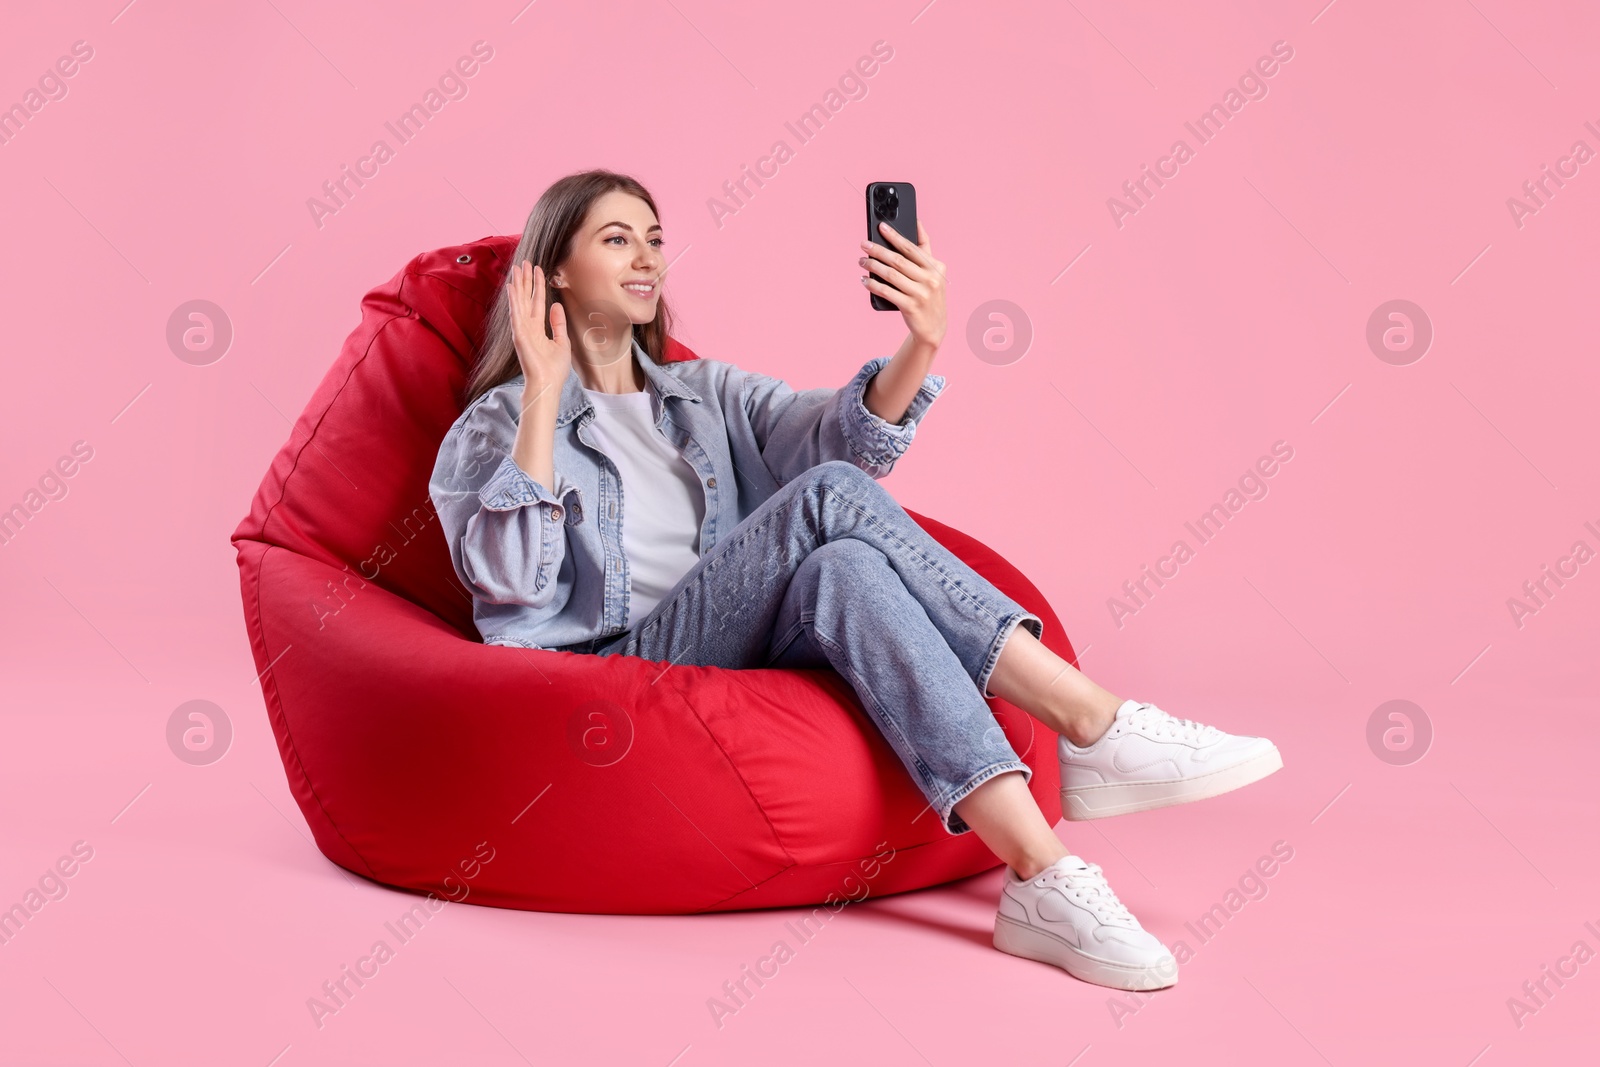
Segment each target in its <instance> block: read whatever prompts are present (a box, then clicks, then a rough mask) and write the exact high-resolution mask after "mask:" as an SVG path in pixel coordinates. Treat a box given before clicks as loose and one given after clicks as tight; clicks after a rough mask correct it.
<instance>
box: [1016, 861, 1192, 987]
mask: <svg viewBox="0 0 1600 1067" xmlns="http://www.w3.org/2000/svg"><path fill="white" fill-rule="evenodd" d="M1004 878H1005V884H1004V886H1002V888H1001V890H1000V910H999V911H998V912H997V913H996V914H995V917H994V947H995V948H997V949H999V950H1000V951H1001V952H1009V953H1011V955H1013V956H1022V957H1023V958H1025V959H1030V960H1039V961H1040V962H1042V963H1051V964H1054V965H1055V966H1057V967H1060V968H1062V969H1063V970H1065V971H1066V972H1067V973H1068V974H1070V975H1072V976H1073V977H1074V978H1081V979H1083V980H1084V981H1085V982H1093V983H1094V984H1095V985H1103V986H1110V987H1111V988H1113V989H1164V988H1166V987H1167V986H1170V985H1173V984H1175V983H1176V982H1177V981H1178V961H1177V960H1176V959H1174V958H1173V956H1172V953H1170V952H1168V951H1167V947H1166V946H1165V945H1163V944H1162V943H1161V941H1160V939H1158V938H1157V937H1156V936H1155V935H1154V934H1152V933H1150V932H1148V931H1147V930H1145V929H1144V927H1142V926H1140V925H1139V920H1137V919H1135V918H1134V917H1133V916H1132V915H1131V914H1130V913H1129V911H1128V909H1127V908H1126V907H1124V906H1123V903H1122V901H1120V900H1118V899H1117V895H1116V894H1115V893H1113V892H1112V891H1111V887H1110V886H1109V885H1107V884H1106V880H1105V876H1104V875H1102V874H1101V873H1100V867H1099V865H1098V864H1093V863H1085V862H1084V861H1083V860H1081V859H1079V858H1078V857H1077V856H1063V857H1062V858H1061V859H1059V860H1057V861H1056V862H1055V863H1052V864H1051V865H1050V866H1048V867H1046V868H1045V869H1044V870H1042V871H1040V872H1039V873H1038V874H1036V875H1035V876H1033V877H1032V878H1029V879H1026V880H1023V879H1021V878H1018V877H1017V872H1016V871H1013V870H1012V869H1011V868H1010V867H1006V869H1005V876H1004Z"/></svg>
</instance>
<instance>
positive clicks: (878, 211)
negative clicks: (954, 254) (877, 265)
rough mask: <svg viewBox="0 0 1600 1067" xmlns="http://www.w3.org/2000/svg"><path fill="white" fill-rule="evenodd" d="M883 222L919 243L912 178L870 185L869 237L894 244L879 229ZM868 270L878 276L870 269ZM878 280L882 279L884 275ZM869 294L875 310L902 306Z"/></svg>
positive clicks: (888, 309) (870, 274)
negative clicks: (909, 180)
mask: <svg viewBox="0 0 1600 1067" xmlns="http://www.w3.org/2000/svg"><path fill="white" fill-rule="evenodd" d="M880 222H887V223H888V224H889V225H890V226H893V227H894V228H895V230H896V231H898V232H899V234H900V236H902V237H904V238H906V239H907V240H909V241H910V242H911V243H912V244H916V243H917V190H916V189H915V188H913V187H912V185H911V183H910V182H873V183H872V184H870V185H868V186H867V240H869V241H872V242H875V243H877V244H880V245H882V246H883V247H885V248H894V245H892V244H890V243H889V239H888V238H886V237H884V236H883V234H881V233H879V232H878V223H880ZM867 274H868V276H869V277H873V278H877V277H878V275H877V274H875V273H873V272H872V271H870V270H869V271H868V272H867ZM878 280H879V281H883V279H882V278H878ZM868 295H869V296H871V297H872V309H873V310H874V311H899V310H900V309H899V308H897V307H895V306H894V305H893V304H891V303H889V301H887V300H885V299H884V298H883V297H881V296H879V295H878V294H877V293H869V294H868Z"/></svg>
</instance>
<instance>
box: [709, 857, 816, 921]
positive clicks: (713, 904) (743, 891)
mask: <svg viewBox="0 0 1600 1067" xmlns="http://www.w3.org/2000/svg"><path fill="white" fill-rule="evenodd" d="M793 858H794V857H792V856H791V857H790V859H791V860H792V859H793ZM799 866H800V864H799V863H790V864H789V866H787V867H784V868H782V869H781V870H777V871H774V872H772V873H771V874H769V875H767V877H765V878H763V879H761V881H759V882H757V883H756V884H755V885H752V886H751V887H750V888H749V889H740V890H738V891H737V892H734V893H730V894H729V895H728V896H725V897H723V898H722V899H721V900H715V901H712V902H711V903H710V904H707V905H706V906H705V907H703V908H701V909H700V910H699V912H697V914H706V913H710V912H714V911H715V909H717V908H718V907H720V906H721V905H723V904H726V903H727V902H728V901H730V900H733V899H734V898H735V897H742V896H744V895H745V894H746V893H753V892H755V891H756V890H757V889H760V888H761V887H762V886H764V885H766V884H767V883H768V882H770V881H772V880H773V879H774V878H777V877H778V876H779V875H782V874H786V873H788V872H789V871H792V870H794V869H795V868H796V867H799Z"/></svg>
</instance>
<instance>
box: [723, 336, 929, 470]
mask: <svg viewBox="0 0 1600 1067" xmlns="http://www.w3.org/2000/svg"><path fill="white" fill-rule="evenodd" d="M891 358H892V357H890V356H877V357H874V358H873V359H870V360H868V361H867V362H866V363H865V364H864V365H863V366H862V367H861V369H860V370H858V371H857V372H856V373H855V375H854V376H852V377H851V379H850V381H849V382H848V383H846V384H845V386H844V387H843V388H840V389H826V388H823V389H806V390H801V391H798V392H797V391H795V390H794V389H792V388H790V387H789V385H788V384H787V383H785V382H783V381H782V380H780V379H777V378H772V377H769V376H767V375H764V374H757V373H754V372H751V371H741V372H739V374H740V386H741V399H742V401H743V408H744V411H745V413H746V415H747V416H748V417H749V419H750V425H751V428H752V430H753V431H754V435H755V439H756V442H757V443H758V445H759V446H760V448H761V457H762V459H763V460H764V461H765V462H766V465H767V469H768V470H770V471H771V472H772V476H773V477H774V478H775V479H777V481H778V483H779V484H780V485H781V484H783V483H785V482H788V481H789V480H790V479H792V478H794V477H796V476H797V475H799V474H801V473H802V472H804V471H807V470H809V469H811V468H812V467H814V466H816V465H817V464H819V463H826V462H828V461H830V460H845V461H846V462H849V463H854V464H855V465H856V466H858V467H860V468H861V469H862V470H864V471H866V472H867V473H868V474H870V475H872V476H873V477H874V478H883V477H886V476H887V475H888V474H889V472H890V471H891V470H893V469H894V465H895V462H896V461H897V460H898V459H899V458H900V457H901V456H903V455H904V454H905V451H906V449H907V448H909V447H910V445H911V441H912V439H913V438H914V437H915V436H916V432H917V424H918V422H919V421H920V420H921V419H922V418H923V417H924V415H925V414H926V413H927V411H928V408H929V407H930V406H931V405H932V404H933V402H934V400H936V399H937V398H938V396H939V394H940V393H941V392H943V391H944V387H945V378H944V376H943V375H941V374H929V375H926V376H924V377H923V379H922V384H921V385H920V386H919V387H918V388H917V392H916V394H915V395H914V396H913V397H912V399H911V403H910V405H909V406H908V407H907V408H906V413H905V414H904V415H903V416H901V418H900V421H899V422H894V423H891V422H889V421H888V420H887V419H884V418H881V417H880V416H878V415H875V414H873V413H872V412H871V411H869V410H867V405H866V393H867V385H868V383H870V382H871V381H872V376H873V375H875V374H877V373H878V371H880V370H882V369H883V368H884V367H885V366H887V365H888V363H889V361H890V359H891Z"/></svg>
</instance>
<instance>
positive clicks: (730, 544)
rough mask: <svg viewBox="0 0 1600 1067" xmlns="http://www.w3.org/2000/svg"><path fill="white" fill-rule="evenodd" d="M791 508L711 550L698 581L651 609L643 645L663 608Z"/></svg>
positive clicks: (774, 512) (642, 632)
mask: <svg viewBox="0 0 1600 1067" xmlns="http://www.w3.org/2000/svg"><path fill="white" fill-rule="evenodd" d="M791 506H792V504H791V503H790V502H785V503H784V504H782V505H780V506H779V507H776V508H774V509H773V510H772V514H770V515H768V516H767V517H766V518H764V519H762V520H761V521H760V522H759V523H757V524H756V525H755V526H752V527H751V528H750V529H748V530H746V531H745V532H744V533H742V534H740V535H739V538H738V540H735V541H723V542H722V543H720V544H718V545H717V546H716V547H715V548H713V549H712V550H711V552H712V554H711V556H709V557H707V560H706V565H705V566H704V567H702V568H700V573H699V574H698V575H697V576H696V579H695V582H694V583H691V584H689V585H686V586H684V587H683V588H682V589H680V590H678V593H677V595H676V596H674V597H673V598H672V599H671V600H663V601H661V602H660V603H659V604H657V605H656V606H655V607H654V608H652V609H650V614H651V615H653V616H654V617H653V618H651V619H650V621H649V622H647V623H645V625H644V626H642V627H640V628H639V637H640V641H641V643H642V642H643V639H644V636H645V634H647V633H650V632H651V631H653V630H654V629H655V628H656V627H657V626H658V625H660V623H661V620H662V619H663V618H665V617H666V612H665V611H663V610H662V608H664V607H667V606H669V605H672V604H676V603H677V602H678V600H679V599H681V598H682V597H684V596H685V595H687V594H688V592H689V590H690V589H692V588H694V587H695V585H697V584H699V581H700V579H701V578H704V577H705V575H706V574H708V573H710V570H711V568H712V566H713V565H715V564H716V563H717V562H719V561H720V558H721V557H722V556H725V555H727V554H728V553H729V552H732V551H733V550H734V549H736V548H738V547H740V546H741V545H743V544H745V542H747V541H749V540H750V538H752V537H754V536H755V535H756V534H758V533H760V532H761V531H762V530H764V529H766V528H767V526H769V525H770V524H771V523H772V520H773V519H775V518H777V517H778V516H779V515H782V514H783V513H785V512H786V511H788V509H789V508H790V507H791Z"/></svg>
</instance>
